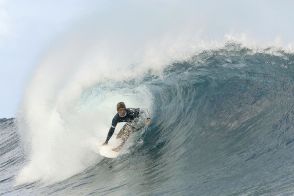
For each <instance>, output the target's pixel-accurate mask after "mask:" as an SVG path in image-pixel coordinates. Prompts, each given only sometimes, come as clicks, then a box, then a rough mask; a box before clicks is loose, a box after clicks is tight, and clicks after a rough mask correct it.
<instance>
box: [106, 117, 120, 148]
mask: <svg viewBox="0 0 294 196" xmlns="http://www.w3.org/2000/svg"><path fill="white" fill-rule="evenodd" d="M117 122H118V120H117V116H116V115H115V116H114V117H113V119H112V123H111V127H110V129H109V131H108V134H107V138H106V141H105V143H108V141H109V140H110V138H111V136H112V135H113V133H114V130H115V127H116V125H117Z"/></svg>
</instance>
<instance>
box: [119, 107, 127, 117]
mask: <svg viewBox="0 0 294 196" xmlns="http://www.w3.org/2000/svg"><path fill="white" fill-rule="evenodd" d="M117 112H118V115H119V116H120V117H124V116H125V115H126V109H125V108H119V110H118V111H117Z"/></svg>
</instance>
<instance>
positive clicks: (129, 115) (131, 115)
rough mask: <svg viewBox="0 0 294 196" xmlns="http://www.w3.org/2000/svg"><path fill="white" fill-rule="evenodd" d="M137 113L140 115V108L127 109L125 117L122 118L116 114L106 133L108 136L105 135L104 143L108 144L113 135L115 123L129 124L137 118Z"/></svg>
mask: <svg viewBox="0 0 294 196" xmlns="http://www.w3.org/2000/svg"><path fill="white" fill-rule="evenodd" d="M139 113H140V108H127V109H126V115H125V116H124V117H120V116H119V114H118V113H117V114H116V115H115V116H114V117H113V119H112V124H111V127H110V129H109V131H108V135H107V138H106V142H105V143H108V141H109V139H110V138H111V136H112V135H113V133H114V130H115V127H116V125H117V123H119V122H131V121H133V120H134V119H135V118H138V117H139Z"/></svg>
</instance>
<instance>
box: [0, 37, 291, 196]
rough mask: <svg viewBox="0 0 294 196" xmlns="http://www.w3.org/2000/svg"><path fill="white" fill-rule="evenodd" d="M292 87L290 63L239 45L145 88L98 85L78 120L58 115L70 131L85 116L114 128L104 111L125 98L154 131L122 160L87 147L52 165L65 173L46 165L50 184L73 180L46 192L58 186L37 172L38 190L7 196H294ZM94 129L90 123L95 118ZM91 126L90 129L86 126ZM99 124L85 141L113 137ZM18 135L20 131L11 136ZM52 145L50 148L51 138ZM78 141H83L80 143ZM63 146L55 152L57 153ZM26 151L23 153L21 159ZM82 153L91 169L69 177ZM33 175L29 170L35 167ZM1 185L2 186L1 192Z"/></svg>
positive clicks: (87, 92) (172, 70) (168, 71)
mask: <svg viewBox="0 0 294 196" xmlns="http://www.w3.org/2000/svg"><path fill="white" fill-rule="evenodd" d="M293 80H294V55H293V54H291V53H287V52H284V51H282V50H273V49H270V48H269V49H265V50H260V51H255V50H252V49H249V48H246V47H244V46H242V45H239V44H236V43H228V44H226V46H225V47H223V48H220V49H214V50H205V51H202V52H200V53H198V54H195V55H194V56H193V57H191V58H189V59H186V60H181V61H177V62H173V63H171V64H170V65H169V66H167V67H166V68H164V70H163V72H162V73H161V74H159V75H156V74H152V73H151V72H149V73H145V74H144V75H143V77H139V78H133V79H130V80H122V81H115V82H107V83H99V84H96V85H94V86H91V87H89V88H86V89H84V90H83V92H82V93H81V94H80V97H79V99H78V100H75V105H78V106H77V109H76V110H75V109H72V110H70V111H71V113H72V112H74V114H78V115H77V117H76V118H74V117H73V116H71V117H68V116H62V115H61V116H62V118H61V119H62V121H63V124H66V126H65V127H67V128H69V127H70V128H71V129H70V130H71V131H73V132H74V131H76V130H78V129H80V128H81V127H80V126H78V125H80V124H78V125H77V124H74V123H73V122H76V121H77V118H81V119H80V120H82V121H83V122H84V120H85V118H82V117H83V115H85V113H87V112H90V113H91V114H93V113H94V114H95V115H96V114H97V113H98V114H99V112H102V113H103V114H104V115H108V117H107V118H106V117H105V118H102V117H101V118H102V120H103V123H105V122H104V121H109V120H110V119H111V117H112V113H111V112H110V113H107V112H106V111H108V110H112V109H110V108H111V107H112V105H115V103H116V101H117V100H120V99H122V98H125V100H127V101H126V102H127V104H128V105H129V106H134V105H135V106H139V107H140V106H141V105H143V106H144V107H149V109H151V110H152V116H153V117H152V120H153V121H152V125H151V126H150V127H149V128H148V129H147V130H146V131H145V132H142V133H140V134H137V135H135V136H134V138H133V139H131V140H130V145H129V146H128V149H127V150H126V152H125V153H123V154H122V155H121V156H120V157H119V158H117V159H113V160H110V159H105V158H104V159H103V158H102V157H100V156H99V155H98V154H96V153H93V152H92V153H90V151H91V150H89V148H88V146H87V147H85V146H83V148H86V149H87V150H81V152H74V153H71V154H70V157H67V158H68V159H63V158H59V157H58V156H55V158H56V161H60V163H61V165H59V166H54V167H48V164H49V163H50V164H51V163H54V160H50V161H49V163H48V164H46V163H44V165H43V167H46V169H48V170H49V171H50V172H51V174H54V175H57V174H58V172H59V173H61V174H62V173H63V171H62V170H67V171H70V172H69V176H71V177H69V176H67V174H65V175H64V176H62V177H61V178H57V181H54V180H55V179H54V180H53V181H52V183H51V185H45V186H44V185H43V182H45V181H46V180H49V179H51V178H50V177H52V176H48V173H46V172H45V171H44V170H42V169H44V168H42V167H41V168H37V171H38V172H39V174H42V175H45V177H44V178H42V176H41V177H40V176H39V177H40V178H39V177H38V176H36V174H34V176H33V177H32V179H30V180H28V182H31V181H34V180H37V182H35V183H32V184H28V185H19V186H16V187H13V186H12V184H13V182H12V181H11V182H10V183H11V187H10V185H9V184H8V185H6V186H5V187H8V188H6V189H3V191H2V193H5V192H6V193H7V192H14V193H18V194H19V193H29V194H32V193H34V194H54V195H78V194H82V195H101V194H114V195H161V194H165V195H278V194H281V195H286V194H293V193H294V189H293V184H294V175H293V172H294V166H293V165H294V164H293V163H294V156H293V148H294V102H293V100H294V99H293V98H294V85H293V84H294V81H293ZM105 100H107V101H105ZM128 101H129V102H128ZM77 103H78V104H77ZM96 104H98V105H99V104H100V105H99V106H100V107H102V106H103V107H102V108H103V109H101V111H100V110H99V111H98V110H97V111H96V110H91V108H93V106H94V105H96ZM77 111H78V112H77ZM75 112H76V113H75ZM96 112H97V113H96ZM105 112H106V113H105ZM60 114H63V115H64V114H68V113H64V112H60ZM81 114H83V115H81ZM88 117H89V116H88ZM52 118H53V119H55V117H52ZM93 119H94V117H92V118H90V120H93ZM90 120H89V121H87V122H88V123H90ZM99 123H102V121H101V122H100V121H99V120H98V122H97V123H92V124H91V123H90V124H91V126H90V127H85V126H84V127H83V128H84V130H85V131H86V130H89V129H90V130H92V126H93V127H95V126H97V127H99V126H100V127H102V128H106V127H107V128H108V124H109V123H108V122H106V125H103V126H102V125H100V124H99ZM73 124H74V125H73ZM1 125H2V122H1ZM10 126H12V125H10ZM58 126H60V125H58ZM88 126H89V125H88ZM12 130H13V129H12ZM58 130H59V131H60V132H62V131H63V132H62V133H56V134H57V136H58V138H60V137H62V138H61V141H60V144H66V145H67V146H70V147H71V145H72V142H73V141H76V140H75V138H74V139H73V138H70V137H76V136H79V135H81V133H79V134H76V135H75V134H73V135H74V136H68V135H66V134H68V132H67V131H66V130H67V129H60V128H59V129H58ZM14 132H15V130H14V131H12V133H14ZM92 132H93V133H94V131H92ZM92 132H91V131H88V132H86V133H87V136H89V138H94V137H98V138H99V137H100V138H101V141H102V139H104V137H105V136H106V133H107V130H106V131H104V132H103V133H101V134H98V135H97V134H96V135H95V134H93V133H92ZM90 133H92V135H91V134H90ZM49 136H51V137H52V138H53V139H54V137H53V136H52V135H49ZM4 137H8V136H4ZM16 138H17V136H16V135H13V136H12V137H9V140H8V141H7V140H5V139H4V140H2V141H4V143H7V142H10V141H13V140H15V139H16ZM37 138H40V137H37ZM52 138H51V139H52ZM81 138H82V139H85V137H84V136H83V137H81ZM81 138H79V139H81ZM86 139H88V138H86ZM67 140H69V141H67ZM2 141H1V142H2ZM87 141H90V140H87ZM17 144H18V143H17ZM60 144H59V143H58V142H56V143H55V146H57V147H58V146H59V145H60ZM40 145H41V144H40ZM46 145H49V144H46ZM1 146H3V144H1ZM10 147H11V145H6V147H5V145H4V147H3V148H4V149H6V148H10ZM34 147H35V146H31V148H34ZM41 147H42V148H43V151H42V150H41V151H33V152H34V153H35V156H37V157H38V156H39V155H36V154H38V153H44V152H46V151H47V149H45V150H44V148H45V146H44V145H41ZM47 147H48V146H47ZM49 147H50V146H49ZM49 147H48V148H49ZM78 147H80V145H79V144H78ZM20 148H21V147H20V146H19V145H18V146H17V149H20ZM73 149H74V150H76V149H75V148H73ZM9 150H11V151H12V150H13V149H12V148H11V149H8V151H9ZM39 150H40V149H39ZM58 150H61V153H65V152H69V151H67V150H68V149H64V148H58ZM19 151H20V150H19ZM28 151H30V150H28ZM31 152H32V150H31ZM55 152H57V151H55V149H51V151H50V153H51V154H49V155H48V157H46V155H44V156H45V158H44V157H38V161H39V160H42V158H44V159H43V160H42V161H41V162H38V161H35V162H34V163H35V164H37V163H38V164H39V163H42V162H43V161H44V160H46V159H49V158H54V156H53V155H52V154H53V153H55ZM85 152H87V153H86V155H87V156H92V157H93V158H90V159H87V161H89V164H88V163H87V164H84V167H79V168H83V169H82V170H79V169H76V167H75V168H74V169H73V170H69V169H68V167H71V166H70V162H67V160H70V161H72V162H73V163H74V164H77V165H78V163H80V162H78V161H77V160H80V159H83V158H84V156H81V154H82V153H85ZM80 153H81V154H80ZM59 155H60V154H59ZM63 155H64V156H67V155H66V154H63ZM14 156H16V157H21V158H19V159H20V160H21V162H22V164H20V165H23V164H24V160H23V155H22V154H21V153H20V152H18V153H16V154H15V155H14ZM71 156H77V157H75V158H72V157H71ZM57 157H58V158H57ZM30 158H32V161H34V158H35V157H34V155H33V156H30ZM0 159H1V163H3V161H4V160H8V158H7V157H6V156H5V154H4V155H3V153H2V154H1V157H0ZM92 159H93V160H92ZM26 163H27V162H26ZM58 163H59V162H58ZM8 164H13V163H8ZM55 164H56V163H55ZM20 165H19V166H18V168H20V167H21V166H20ZM32 165H33V166H35V165H34V164H32ZM10 166H11V165H10ZM6 167H7V166H5V164H4V165H3V164H2V165H1V169H2V170H1V176H2V174H5V175H6V176H7V175H8V176H9V175H12V176H14V175H16V174H15V173H13V172H10V173H8V172H9V171H8V170H6V169H5V168H6ZM11 167H12V166H11ZM28 167H32V166H30V164H29V166H28ZM39 167H40V166H39ZM3 169H4V170H3ZM33 169H36V168H34V167H32V168H29V169H27V171H26V172H28V173H29V174H28V173H27V174H26V175H32V174H31V173H30V172H32V171H33ZM72 171H74V172H72ZM23 175H25V174H23ZM46 175H47V176H46ZM68 177H69V178H68ZM8 179H10V178H8ZM38 180H41V181H38ZM42 180H43V181H42ZM60 180H62V181H60ZM49 181H50V180H49ZM4 183H6V182H5V181H4V182H3V181H1V182H0V184H4ZM42 185H43V186H42ZM9 187H10V188H9ZM0 193H1V192H0Z"/></svg>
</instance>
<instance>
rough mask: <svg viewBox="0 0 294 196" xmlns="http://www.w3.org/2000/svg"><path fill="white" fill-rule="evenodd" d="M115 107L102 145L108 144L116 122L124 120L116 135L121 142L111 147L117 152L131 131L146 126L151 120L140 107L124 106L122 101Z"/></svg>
mask: <svg viewBox="0 0 294 196" xmlns="http://www.w3.org/2000/svg"><path fill="white" fill-rule="evenodd" d="M116 109H117V114H116V115H115V116H114V117H113V119H112V123H111V127H110V129H109V131H108V134H107V138H106V140H105V142H104V144H103V145H106V144H108V141H109V140H110V138H111V137H112V135H113V133H114V130H115V127H116V125H117V123H119V122H126V124H125V125H124V126H123V128H122V129H121V130H120V131H119V133H118V134H117V136H116V138H119V139H122V143H121V144H120V145H119V146H118V147H116V148H114V149H112V150H113V151H117V152H118V151H119V150H120V149H121V148H122V147H123V145H124V144H125V142H126V141H127V139H128V138H129V136H130V135H131V133H133V132H135V131H138V130H140V129H141V128H143V127H145V126H146V125H147V126H148V125H149V124H150V122H151V120H150V116H149V113H148V112H147V111H146V110H143V109H140V108H126V105H125V103H124V102H119V103H118V104H117V106H116Z"/></svg>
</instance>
